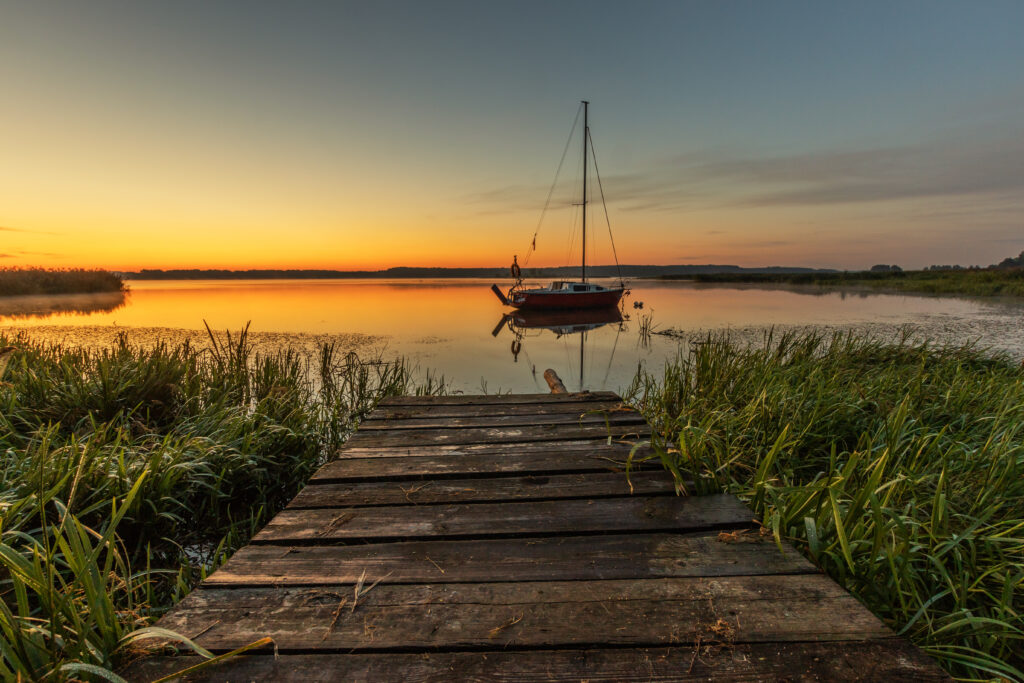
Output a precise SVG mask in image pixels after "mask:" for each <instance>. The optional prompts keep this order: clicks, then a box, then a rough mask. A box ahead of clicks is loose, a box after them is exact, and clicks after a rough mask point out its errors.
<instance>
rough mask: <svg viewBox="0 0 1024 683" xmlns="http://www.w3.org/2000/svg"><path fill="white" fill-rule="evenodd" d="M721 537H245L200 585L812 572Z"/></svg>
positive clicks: (768, 549)
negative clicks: (335, 541)
mask: <svg viewBox="0 0 1024 683" xmlns="http://www.w3.org/2000/svg"><path fill="white" fill-rule="evenodd" d="M730 538H731V537H728V536H721V535H711V536H683V535H679V534H665V533H661V534H622V535H619V534H612V535H608V536H601V537H599V538H594V537H591V536H557V537H552V538H513V539H499V540H495V539H490V540H460V541H410V542H403V543H373V544H366V545H362V544H358V545H348V546H288V547H281V546H273V545H249V546H246V547H245V548H242V549H241V550H239V551H238V552H236V553H235V554H234V555H233V556H232V557H231V559H229V560H228V561H227V563H225V564H224V566H223V567H221V568H220V569H219V570H217V571H216V572H215V573H214V574H213V575H212V576H210V577H209V578H208V579H207V580H206V581H205V582H204V583H203V585H204V586H211V587H213V586H269V585H275V586H289V585H292V586H313V585H336V584H344V583H355V582H356V581H358V580H359V576H360V575H361V574H362V573H363V572H366V576H369V577H373V578H372V580H373V581H376V580H378V579H380V578H381V577H384V578H383V582H384V583H418V582H428V581H446V582H480V581H557V580H562V581H571V580H581V579H589V580H594V579H628V578H638V579H642V578H658V577H697V576H705V577H707V576H741V575H743V576H745V575H757V574H797V573H815V572H817V569H816V568H815V567H814V566H813V565H811V563H810V562H808V561H807V560H806V559H804V558H803V557H802V556H800V554H799V553H797V552H796V551H795V550H793V549H792V548H790V547H789V546H784V547H783V549H781V550H780V549H779V548H778V547H777V546H776V545H775V543H774V542H773V541H771V540H770V539H767V538H761V537H760V536H759V535H758V534H757V533H756V532H749V533H747V534H740V535H737V536H735V537H734V538H735V540H729V539H730Z"/></svg>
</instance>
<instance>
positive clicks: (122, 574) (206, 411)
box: [0, 331, 444, 681]
mask: <svg viewBox="0 0 1024 683" xmlns="http://www.w3.org/2000/svg"><path fill="white" fill-rule="evenodd" d="M443 389H444V384H443V380H441V381H437V380H435V379H433V378H432V377H430V376H429V375H428V376H427V377H426V379H424V380H420V381H416V380H414V379H413V372H412V369H411V368H410V367H409V366H408V365H406V364H405V363H404V362H403V361H402V360H395V361H392V362H384V361H382V360H381V359H379V358H371V359H365V358H362V359H361V358H359V357H356V356H355V355H353V354H348V355H342V354H340V353H339V352H338V349H337V348H336V347H334V346H333V345H331V344H324V345H322V346H321V347H320V349H319V352H318V355H316V356H315V357H312V358H311V357H309V356H308V355H305V354H299V353H296V352H292V351H280V352H276V353H273V354H269V355H259V354H255V353H254V352H253V350H252V346H251V344H250V342H249V340H248V337H247V334H246V333H245V332H244V331H243V332H242V333H241V334H238V335H230V334H226V335H222V336H218V335H214V334H211V335H210V343H209V345H208V346H207V347H205V348H199V347H197V346H194V345H192V344H189V343H182V344H178V345H168V344H163V343H158V344H156V345H154V346H151V347H140V346H134V345H132V344H131V343H130V341H129V339H128V338H127V337H125V336H123V335H122V336H120V337H119V338H118V340H117V341H116V343H115V344H113V345H112V346H111V347H110V348H106V349H101V350H87V349H81V348H72V347H66V346H61V345H46V344H39V343H34V342H33V341H31V340H30V339H29V338H28V337H26V336H16V337H13V338H10V337H7V338H5V337H3V336H0V454H3V459H2V460H0V678H3V680H47V681H59V680H67V679H89V680H118V678H117V676H116V675H115V674H114V673H113V672H114V671H115V670H116V669H117V667H118V666H121V665H123V664H125V663H126V662H127V661H128V660H129V659H130V658H132V657H134V656H137V654H138V648H139V647H141V646H143V645H145V641H146V640H147V639H150V638H154V637H159V638H168V637H170V638H177V636H175V635H174V634H169V633H166V632H163V631H159V630H155V629H153V628H152V627H151V626H150V624H151V623H152V622H153V621H154V620H155V619H156V618H157V617H159V616H160V615H161V614H162V613H163V612H164V611H165V610H166V609H167V608H168V607H169V606H171V605H172V604H174V603H175V602H176V601H177V600H178V599H179V598H180V597H182V596H183V595H184V594H185V593H187V592H188V591H189V590H190V589H191V588H192V587H193V586H194V585H195V584H196V583H197V582H198V581H199V580H201V579H202V578H203V577H204V576H205V575H206V574H207V573H208V572H210V571H211V570H212V569H213V568H215V567H216V566H217V565H218V564H219V563H220V562H221V561H223V560H224V559H225V558H226V557H227V555H229V554H230V553H231V552H232V551H233V550H234V549H236V548H238V547H240V546H241V545H244V543H245V542H246V541H247V540H248V538H249V537H250V536H251V535H252V533H253V532H254V530H256V529H258V528H259V527H260V526H261V525H262V524H263V523H264V522H265V521H266V520H267V519H268V518H269V517H270V516H271V515H273V514H275V513H276V512H277V511H278V510H279V509H280V508H281V507H283V505H284V504H285V503H286V502H287V501H288V500H289V499H290V498H291V497H292V496H293V495H294V494H295V493H296V492H297V491H298V489H299V488H300V487H301V486H302V484H303V483H304V482H305V481H306V479H307V478H308V477H309V475H310V474H311V473H312V472H313V471H314V469H315V468H316V467H318V466H319V465H320V464H322V463H323V462H325V461H326V460H327V459H329V458H330V457H332V454H333V453H334V452H335V451H336V449H337V448H338V446H339V445H340V444H341V443H342V442H343V441H344V440H345V439H346V438H347V436H348V434H349V433H350V432H351V431H352V430H353V429H354V427H355V425H356V423H357V422H358V420H359V419H360V417H361V416H362V415H364V414H365V413H366V412H368V411H369V410H370V409H372V407H373V406H374V405H375V404H376V402H377V401H378V400H379V399H380V398H382V397H383V396H386V395H391V394H399V393H436V392H439V391H442V390H443ZM183 643H184V646H186V647H188V646H190V645H189V643H187V642H184V641H183Z"/></svg>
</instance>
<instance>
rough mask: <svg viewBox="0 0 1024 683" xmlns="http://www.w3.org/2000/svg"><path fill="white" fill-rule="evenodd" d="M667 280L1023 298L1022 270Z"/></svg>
mask: <svg viewBox="0 0 1024 683" xmlns="http://www.w3.org/2000/svg"><path fill="white" fill-rule="evenodd" d="M665 279H670V280H695V281H697V282H719V283H727V282H738V283H747V284H765V285H773V284H784V285H814V286H817V287H820V288H822V289H824V290H831V289H838V288H844V287H859V288H870V289H878V290H893V291H900V292H920V293H922V294H960V295H964V296H1014V297H1019V296H1024V268H1003V269H983V270H982V269H964V270H909V271H897V272H880V273H878V272H868V271H865V272H841V273H697V274H694V275H686V276H681V275H670V276H666V277H665Z"/></svg>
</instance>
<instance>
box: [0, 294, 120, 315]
mask: <svg viewBox="0 0 1024 683" xmlns="http://www.w3.org/2000/svg"><path fill="white" fill-rule="evenodd" d="M127 299H128V295H127V293H126V292H100V293H97V294H40V295H31V296H11V297H0V321H6V320H23V319H32V318H49V317H52V316H56V315H64V316H68V315H69V316H88V315H93V314H95V313H111V312H113V311H116V310H117V309H119V308H122V307H123V306H124V305H125V304H126V303H127Z"/></svg>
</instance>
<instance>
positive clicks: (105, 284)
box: [0, 268, 125, 296]
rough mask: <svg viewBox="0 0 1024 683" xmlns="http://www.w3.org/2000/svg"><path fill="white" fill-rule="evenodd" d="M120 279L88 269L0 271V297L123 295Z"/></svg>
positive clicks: (122, 283) (9, 269) (116, 276)
mask: <svg viewBox="0 0 1024 683" xmlns="http://www.w3.org/2000/svg"><path fill="white" fill-rule="evenodd" d="M124 289H125V285H124V282H123V281H122V280H121V277H120V276H119V275H114V274H113V273H110V272H108V271H105V270H98V269H96V270H90V269H86V268H66V269H50V268H0V296H26V295H32V294H90V293H95V292H121V291H124Z"/></svg>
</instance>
